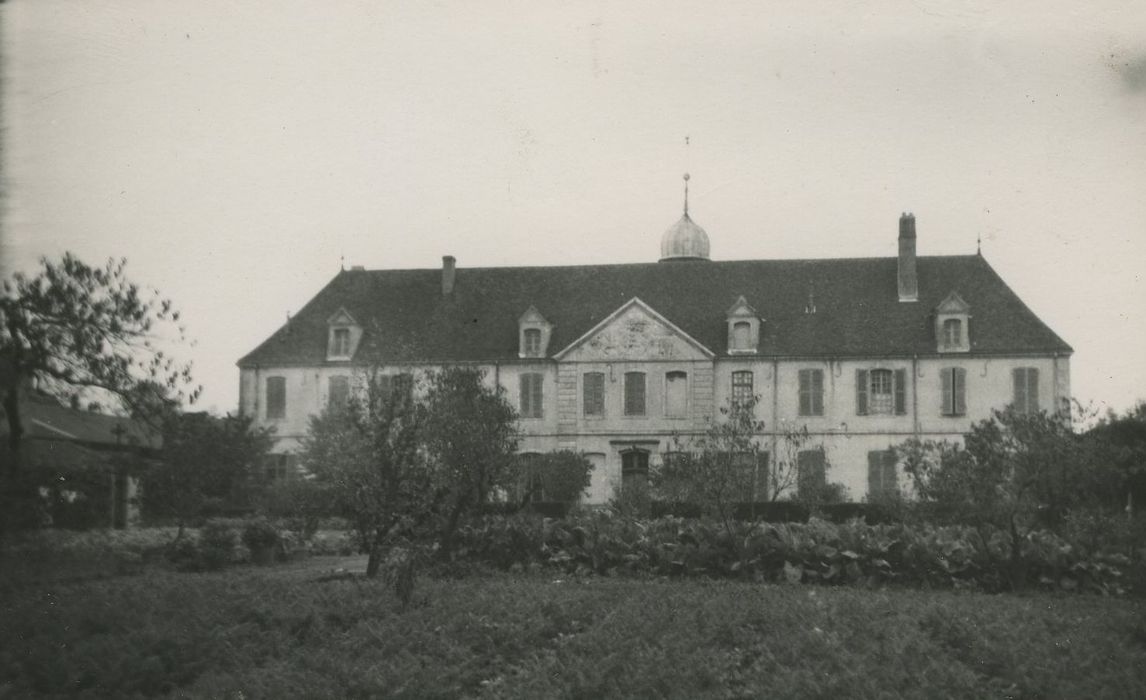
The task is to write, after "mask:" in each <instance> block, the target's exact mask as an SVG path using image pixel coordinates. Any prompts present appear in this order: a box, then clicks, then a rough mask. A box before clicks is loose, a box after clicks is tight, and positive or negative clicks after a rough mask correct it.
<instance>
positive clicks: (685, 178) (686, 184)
mask: <svg viewBox="0 0 1146 700" xmlns="http://www.w3.org/2000/svg"><path fill="white" fill-rule="evenodd" d="M684 215H685V216H688V173H685V174H684Z"/></svg>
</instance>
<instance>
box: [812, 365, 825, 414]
mask: <svg viewBox="0 0 1146 700" xmlns="http://www.w3.org/2000/svg"><path fill="white" fill-rule="evenodd" d="M812 415H813V416H822V415H824V372H823V370H819V369H814V370H812Z"/></svg>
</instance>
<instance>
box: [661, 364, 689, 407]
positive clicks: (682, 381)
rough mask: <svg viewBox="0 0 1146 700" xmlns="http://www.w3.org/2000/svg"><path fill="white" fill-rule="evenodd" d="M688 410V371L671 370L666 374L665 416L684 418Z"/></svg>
mask: <svg viewBox="0 0 1146 700" xmlns="http://www.w3.org/2000/svg"><path fill="white" fill-rule="evenodd" d="M687 411H688V373H687V372H669V373H668V374H666V375H665V416H667V417H669V418H684V417H685V416H686V415H687Z"/></svg>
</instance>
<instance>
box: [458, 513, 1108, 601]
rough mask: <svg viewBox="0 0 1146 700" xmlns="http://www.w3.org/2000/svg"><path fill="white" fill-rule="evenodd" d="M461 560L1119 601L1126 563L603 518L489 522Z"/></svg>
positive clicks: (857, 533)
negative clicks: (1089, 594)
mask: <svg viewBox="0 0 1146 700" xmlns="http://www.w3.org/2000/svg"><path fill="white" fill-rule="evenodd" d="M458 541H459V546H458V547H457V549H456V550H455V556H456V557H459V558H461V559H463V560H470V561H476V562H483V563H486V564H489V565H492V566H495V567H498V568H503V569H513V568H518V567H531V568H537V567H543V568H548V569H551V570H557V571H560V572H562V573H564V574H569V575H594V574H595V575H631V576H670V577H712V578H740V579H748V580H756V581H768V582H791V583H798V582H806V583H820V584H830V585H838V584H867V585H884V584H893V585H904V586H911V587H935V588H971V589H976V590H983V591H1000V590H1014V589H1019V588H1027V587H1043V588H1049V589H1060V590H1071V591H1073V590H1082V591H1093V592H1098V593H1103V594H1121V593H1124V592H1126V590H1127V588H1128V587H1129V585H1130V584H1128V583H1127V580H1128V578H1130V577H1129V576H1128V575H1127V574H1128V572H1129V570H1130V568H1131V567H1130V559H1129V558H1128V557H1127V556H1125V555H1123V554H1097V553H1095V554H1091V553H1087V552H1085V551H1083V550H1081V549H1080V548H1078V547H1075V546H1072V545H1071V544H1069V543H1067V542H1066V541H1065V540H1063V539H1061V538H1060V537H1058V536H1056V535H1054V534H1052V533H1049V532H1042V531H1040V532H1035V533H1032V535H1031V536H1029V537H1028V538H1026V540H1025V541H1024V546H1023V549H1022V556H1021V559H1020V560H1018V561H1011V560H1010V558H1009V557H1008V554H1007V552H1008V550H1007V543H1006V538H1005V533H1002V532H993V531H989V530H984V529H973V528H968V527H958V526H948V527H939V526H933V525H922V524H921V525H904V524H901V523H893V524H874V525H869V524H866V523H864V522H862V521H859V520H851V521H848V522H845V523H832V522H828V521H825V520H820V519H817V518H813V519H811V520H809V521H808V522H807V523H768V522H739V521H737V522H733V523H731V524H730V525H729V526H725V525H723V524H721V523H718V522H715V521H712V520H703V519H684V518H678V517H671V516H666V517H661V518H653V519H649V520H636V519H631V518H626V517H620V516H617V515H614V514H610V513H607V512H598V513H585V514H580V515H574V516H571V517H569V518H566V519H562V520H552V519H545V518H540V517H537V516H528V515H519V516H514V517H503V518H493V517H487V518H484V519H482V520H480V521H479V522H477V523H475V524H473V525H470V526H468V527H465V528H463V529H462V531H461V533H460V536H459V538H458Z"/></svg>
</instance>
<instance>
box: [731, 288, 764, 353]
mask: <svg viewBox="0 0 1146 700" xmlns="http://www.w3.org/2000/svg"><path fill="white" fill-rule="evenodd" d="M727 320H728V354H729V355H741V354H744V355H748V354H754V353H755V352H757V350H758V349H759V346H760V316H759V315H758V314H757V313H756V310H755V309H753V308H752V307H751V306H749V305H748V302H747V301H746V300H745V299H744V297H740V298H739V299H737V300H736V303H735V304H733V305H732V308H731V309H729V310H728V313H727Z"/></svg>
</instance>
